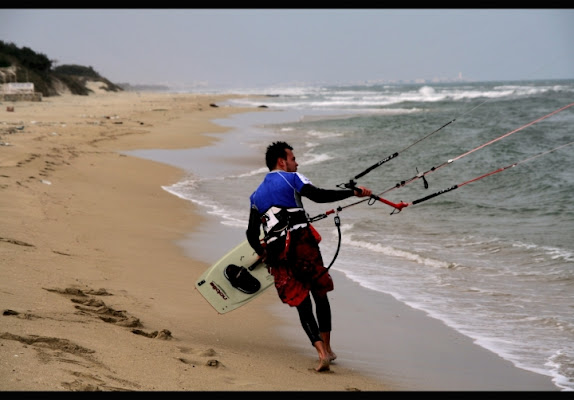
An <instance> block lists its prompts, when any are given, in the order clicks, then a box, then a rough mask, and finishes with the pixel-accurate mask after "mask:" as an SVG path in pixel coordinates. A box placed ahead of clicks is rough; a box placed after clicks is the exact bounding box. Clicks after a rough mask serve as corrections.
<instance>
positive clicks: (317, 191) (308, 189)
mask: <svg viewBox="0 0 574 400" xmlns="http://www.w3.org/2000/svg"><path fill="white" fill-rule="evenodd" d="M354 195H355V191H354V190H353V189H321V188H318V187H316V186H313V185H311V184H306V185H305V186H303V188H302V189H301V196H305V197H307V198H308V199H310V200H312V201H314V202H315V203H331V202H333V201H339V200H344V199H348V198H349V197H351V196H354Z"/></svg>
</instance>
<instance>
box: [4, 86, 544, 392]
mask: <svg viewBox="0 0 574 400" xmlns="http://www.w3.org/2000/svg"><path fill="white" fill-rule="evenodd" d="M230 97H232V95H196V94H159V93H120V94H117V93H115V94H114V93H97V94H94V95H90V96H72V95H63V96H59V97H54V98H44V99H43V101H42V102H16V103H9V102H4V103H2V104H0V107H1V108H0V114H1V118H0V215H1V216H2V224H1V225H0V304H1V306H2V316H1V317H0V390H1V391H352V392H356V391H408V390H415V391H416V390H429V389H430V390H528V391H536V390H555V388H554V387H553V385H552V383H551V382H550V378H548V377H545V376H542V375H538V374H534V373H531V372H528V371H525V370H521V369H519V368H516V367H514V366H513V365H512V364H511V363H510V362H507V361H504V360H502V359H501V358H500V357H498V356H496V355H494V354H493V353H490V352H489V351H486V350H484V349H482V348H480V347H478V346H477V345H475V344H473V343H472V341H471V340H470V339H469V338H466V337H464V336H462V335H460V334H457V333H456V332H455V331H453V330H451V329H449V328H448V327H446V326H445V325H444V324H442V323H440V322H438V321H436V320H433V319H431V318H429V317H427V316H425V315H424V314H423V313H422V312H419V311H416V310H413V309H411V308H409V307H407V306H405V305H402V304H401V303H399V302H397V301H395V300H394V299H392V298H391V297H390V296H380V294H375V293H371V292H369V291H365V290H364V289H363V290H361V289H360V288H358V287H357V286H358V285H356V284H354V283H352V282H350V281H347V280H346V279H345V278H344V276H343V275H342V274H340V273H336V272H335V273H334V279H335V283H336V290H335V291H334V292H333V295H332V296H331V298H332V305H333V308H334V315H333V318H334V325H335V327H336V329H337V331H336V336H334V349H335V351H337V353H338V355H339V359H338V360H337V361H336V362H335V363H333V365H331V370H330V371H329V372H323V373H318V372H315V371H314V367H315V366H316V364H317V357H316V353H315V351H314V349H313V348H312V347H310V345H309V344H308V343H307V342H306V339H305V338H304V337H303V333H302V331H301V328H300V327H299V326H298V319H297V316H296V312H295V310H293V309H290V308H289V307H287V306H285V305H283V304H281V303H280V301H279V300H278V298H277V294H276V293H275V291H274V290H273V289H272V290H268V291H266V292H265V293H263V294H262V295H261V297H259V298H258V299H257V300H256V301H253V302H252V303H250V304H249V306H248V307H243V308H240V309H238V310H236V311H233V312H231V313H228V314H224V315H219V314H217V313H216V312H215V310H214V309H213V308H211V307H210V306H209V305H208V304H207V302H206V301H205V300H204V299H203V298H202V296H201V295H200V294H199V293H198V292H197V291H196V290H195V288H194V282H195V280H196V279H197V277H198V276H200V275H201V273H202V272H203V271H204V270H205V268H207V267H208V263H206V262H205V261H200V260H202V259H203V258H202V257H200V256H197V257H194V255H193V254H191V255H190V254H188V253H189V252H188V251H186V249H185V248H183V247H182V246H181V245H179V244H178V242H180V241H181V240H182V238H184V237H186V235H188V234H189V232H193V231H195V230H198V229H202V228H201V227H202V223H204V222H206V221H207V220H208V218H209V217H208V216H206V215H202V213H201V210H199V209H197V208H196V206H194V204H193V203H191V202H189V201H186V200H183V199H181V198H178V197H177V196H174V195H172V194H170V193H168V192H166V191H165V190H163V189H162V188H161V187H162V186H164V185H169V184H172V183H174V182H177V181H178V180H179V179H180V178H181V177H182V174H183V172H182V170H180V169H179V168H176V167H174V166H170V165H166V164H163V163H159V162H155V161H151V160H146V159H142V158H138V157H135V156H130V155H126V154H122V153H121V152H122V151H128V150H138V149H185V148H198V147H203V146H209V145H212V144H214V143H215V142H216V141H218V140H223V138H225V135H226V133H227V132H228V130H229V128H224V127H222V126H219V125H216V124H215V123H213V122H212V121H213V120H216V119H220V118H225V117H226V116H228V115H231V114H234V113H241V112H247V111H249V112H251V111H257V112H265V109H264V108H261V109H259V108H258V109H240V108H234V107H228V106H217V107H215V106H213V105H218V104H221V103H223V102H224V100H225V99H227V98H230ZM7 107H13V110H14V111H7ZM205 134H209V135H205ZM219 135H221V136H220V137H219ZM238 162H239V161H238ZM241 162H244V161H241ZM250 162H253V161H250ZM227 250H228V248H227V246H226V247H225V248H222V249H221V253H222V254H223V253H224V252H226V251H227ZM357 293H361V294H360V295H357ZM374 315H376V318H371V317H370V316H374ZM364 321H371V322H372V323H369V324H368V325H366V326H361V324H364ZM379 321H380V323H379ZM390 322H392V323H390ZM294 332H296V333H294ZM337 340H338V342H337ZM357 342H359V343H363V344H364V345H363V346H361V351H357V349H356V347H353V346H349V345H348V344H349V343H355V344H356V343H357ZM375 357H379V359H378V360H377V362H375V361H374V360H373V359H374V358H375ZM381 359H383V360H384V362H388V368H387V367H383V370H380V365H381V363H380V360H381ZM374 365H378V366H377V367H376V368H375V367H374Z"/></svg>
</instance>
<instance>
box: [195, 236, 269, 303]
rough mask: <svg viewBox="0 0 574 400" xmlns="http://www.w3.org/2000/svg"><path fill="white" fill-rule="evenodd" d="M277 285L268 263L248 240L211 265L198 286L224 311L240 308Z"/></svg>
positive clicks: (200, 278) (210, 300) (204, 295)
mask: <svg viewBox="0 0 574 400" xmlns="http://www.w3.org/2000/svg"><path fill="white" fill-rule="evenodd" d="M272 284H273V275H271V274H270V273H269V272H268V270H267V266H266V264H265V263H263V262H261V260H260V258H259V256H258V255H257V253H256V252H255V251H254V250H253V248H252V247H251V245H250V244H249V242H248V241H247V240H245V241H243V242H241V243H240V244H238V245H237V246H236V247H234V248H233V249H232V250H230V251H229V252H228V253H227V254H225V255H224V256H223V257H221V258H220V259H219V260H218V261H216V262H215V263H214V264H213V265H212V266H210V267H209V268H208V269H207V270H205V272H203V274H201V276H200V277H199V279H198V280H197V282H196V283H195V287H196V288H197V290H198V291H199V293H201V295H202V296H203V297H204V298H205V300H207V301H208V302H209V304H211V306H212V307H213V308H215V310H216V311H217V312H218V313H220V314H225V313H227V312H229V311H233V310H235V309H236V308H239V307H241V306H243V305H245V304H247V303H249V302H250V301H251V300H253V299H255V298H256V297H258V296H259V295H261V294H262V293H263V292H264V291H265V290H266V289H267V288H268V287H269V286H271V285H272Z"/></svg>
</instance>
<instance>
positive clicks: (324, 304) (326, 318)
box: [312, 292, 331, 332]
mask: <svg viewBox="0 0 574 400" xmlns="http://www.w3.org/2000/svg"><path fill="white" fill-rule="evenodd" d="M312 293H313V299H314V300H315V308H316V313H317V321H318V322H319V332H331V304H329V298H328V297H327V294H325V295H324V296H319V295H318V294H316V293H315V292H312Z"/></svg>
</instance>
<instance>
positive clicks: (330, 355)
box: [329, 351, 337, 361]
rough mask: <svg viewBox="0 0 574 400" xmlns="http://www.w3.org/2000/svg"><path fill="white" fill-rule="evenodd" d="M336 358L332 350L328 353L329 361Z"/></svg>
mask: <svg viewBox="0 0 574 400" xmlns="http://www.w3.org/2000/svg"><path fill="white" fill-rule="evenodd" d="M336 359H337V355H336V354H335V353H333V352H332V351H331V352H330V353H329V361H335V360H336Z"/></svg>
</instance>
